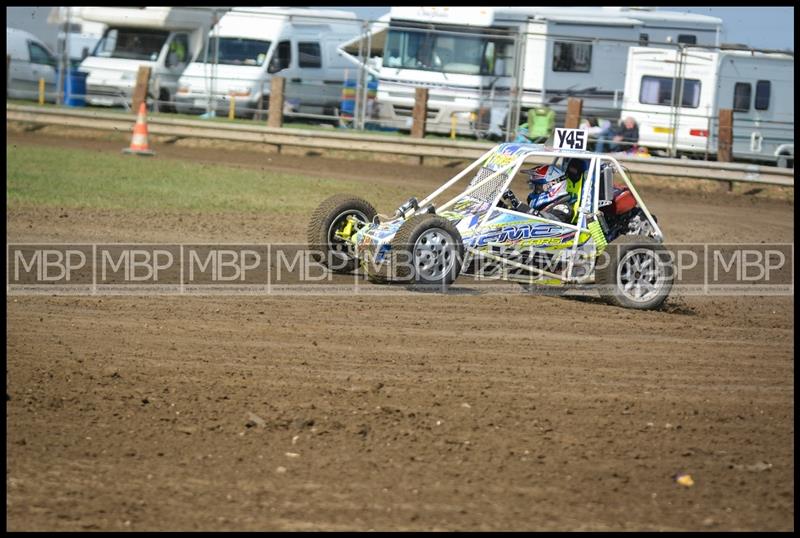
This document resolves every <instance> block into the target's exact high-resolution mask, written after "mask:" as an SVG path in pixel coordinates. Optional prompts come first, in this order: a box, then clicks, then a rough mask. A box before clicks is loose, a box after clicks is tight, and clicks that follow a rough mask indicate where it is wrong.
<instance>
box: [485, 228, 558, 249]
mask: <svg viewBox="0 0 800 538" xmlns="http://www.w3.org/2000/svg"><path fill="white" fill-rule="evenodd" d="M565 230H566V228H564V227H562V226H558V225H555V224H536V223H523V224H517V225H512V226H504V227H503V228H501V229H499V230H497V229H495V230H490V231H488V232H486V233H484V234H481V235H480V236H478V238H477V239H476V240H475V241H474V245H475V246H478V247H482V246H486V245H487V244H488V243H509V242H513V241H520V240H522V239H534V238H541V237H547V238H553V236H558V235H560V234H562V233H564V231H565ZM556 239H559V241H560V238H556Z"/></svg>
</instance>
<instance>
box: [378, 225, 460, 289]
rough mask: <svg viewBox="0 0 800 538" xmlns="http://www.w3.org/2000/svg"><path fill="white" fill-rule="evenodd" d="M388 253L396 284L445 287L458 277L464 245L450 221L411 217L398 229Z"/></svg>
mask: <svg viewBox="0 0 800 538" xmlns="http://www.w3.org/2000/svg"><path fill="white" fill-rule="evenodd" d="M391 252H392V258H391V259H392V267H393V268H394V277H395V279H396V280H398V281H401V282H407V283H411V284H414V285H417V286H437V287H447V286H449V285H450V284H452V283H453V282H455V280H456V278H458V275H459V274H460V273H461V264H462V262H463V260H464V241H463V240H462V238H461V234H460V233H459V232H458V230H457V229H456V227H455V226H454V225H453V223H451V222H450V221H449V220H447V219H446V218H444V217H440V216H438V215H433V214H430V213H426V214H422V215H414V216H412V217H410V218H409V219H408V220H406V221H405V222H404V223H403V225H402V226H400V229H399V230H397V233H396V234H395V236H394V239H393V240H392V248H391Z"/></svg>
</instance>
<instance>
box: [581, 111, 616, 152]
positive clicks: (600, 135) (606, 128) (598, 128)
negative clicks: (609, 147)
mask: <svg viewBox="0 0 800 538" xmlns="http://www.w3.org/2000/svg"><path fill="white" fill-rule="evenodd" d="M580 128H581V129H584V130H586V131H588V132H589V136H590V137H592V138H596V139H597V144H596V147H595V150H596V151H597V152H598V153H602V152H603V149H604V148H605V146H606V144H608V143H609V141H610V140H611V138H612V136H613V134H614V133H613V128H612V125H611V121H610V120H607V119H604V118H601V119H597V118H595V117H594V116H591V117H589V119H584V120H583V122H581V125H580Z"/></svg>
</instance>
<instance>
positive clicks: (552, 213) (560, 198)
mask: <svg viewBox="0 0 800 538" xmlns="http://www.w3.org/2000/svg"><path fill="white" fill-rule="evenodd" d="M523 172H525V173H527V174H528V176H529V177H528V186H530V188H531V193H530V194H529V195H528V205H530V207H531V211H530V213H531V214H533V215H537V216H541V217H544V218H546V219H550V220H558V221H561V222H569V221H570V218H571V215H570V213H569V208H570V206H569V203H568V202H569V193H568V192H567V184H566V181H565V180H566V174H565V173H564V171H563V170H561V168H559V167H558V166H556V165H555V164H544V165H542V166H537V167H536V168H530V169H528V170H523Z"/></svg>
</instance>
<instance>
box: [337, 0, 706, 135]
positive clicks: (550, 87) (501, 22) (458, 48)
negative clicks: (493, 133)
mask: <svg viewBox="0 0 800 538" xmlns="http://www.w3.org/2000/svg"><path fill="white" fill-rule="evenodd" d="M720 29H721V20H720V19H718V18H715V17H707V16H703V15H689V14H685V13H672V12H659V11H653V10H652V9H649V10H648V9H641V8H640V9H634V8H592V7H585V8H553V7H549V8H547V7H511V8H506V7H504V8H490V7H407V6H403V7H394V8H392V9H391V11H390V13H389V20H388V24H387V23H379V24H376V25H375V27H374V29H373V35H372V37H371V40H372V48H373V49H376V48H378V47H380V46H383V52H382V56H383V61H382V64H381V65H380V67H377V68H375V67H372V66H369V67H367V69H368V70H369V71H370V72H371V73H372V74H373V75H375V76H377V77H378V78H379V80H380V84H379V88H378V104H379V107H380V113H379V115H380V118H381V121H382V123H384V124H386V125H390V126H394V127H399V128H408V127H409V126H410V122H411V112H412V109H413V105H414V89H415V87H427V88H429V93H428V119H427V128H428V130H430V131H433V132H448V131H450V129H451V122H455V126H456V130H457V132H461V133H474V132H476V131H477V132H478V133H479V132H480V130H481V129H480V128H479V126H478V124H479V123H482V122H476V119H477V118H478V117H486V116H485V114H486V111H487V110H490V111H491V116H492V117H493V118H494V120H493V121H491V123H492V124H494V125H493V127H495V128H497V124H500V123H502V124H503V125H504V124H505V118H506V117H507V113H508V100H509V99H508V97H509V95H510V92H511V91H512V90H513V88H512V84H513V78H512V74H513V73H514V72H515V62H519V63H520V65H519V66H518V67H517V69H516V71H517V72H520V73H522V77H521V86H522V92H521V108H522V110H523V111H524V110H526V109H528V108H532V107H535V106H540V105H548V106H551V107H552V108H553V109H554V110H555V111H556V112H557V113H558V114H563V113H564V112H565V109H566V98H567V97H570V96H574V97H580V98H582V99H583V100H584V103H583V107H584V111H585V112H586V113H587V114H600V115H603V116H616V115H617V114H619V107H620V105H621V102H622V99H621V98H622V93H623V88H624V81H625V65H626V61H627V52H628V48H629V47H630V46H631V45H636V44H639V43H647V44H649V45H650V46H660V45H667V44H672V43H678V42H682V43H698V44H707V45H715V44H717V43H718V41H719V32H720ZM358 41H359V39H357V40H354V41H352V42H350V43H346V44H344V45H343V46H342V47H341V50H342V51H343V52H346V53H348V54H349V55H350V58H351V59H352V60H354V61H355V62H356V63H359V64H360V63H361V62H358V61H357V59H356V58H355V55H356V54H357V52H358ZM515 50H518V51H519V52H518V53H517V54H516V55H515ZM372 52H373V54H374V53H375V51H372ZM516 56H518V57H516ZM523 121H524V119H523Z"/></svg>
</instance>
